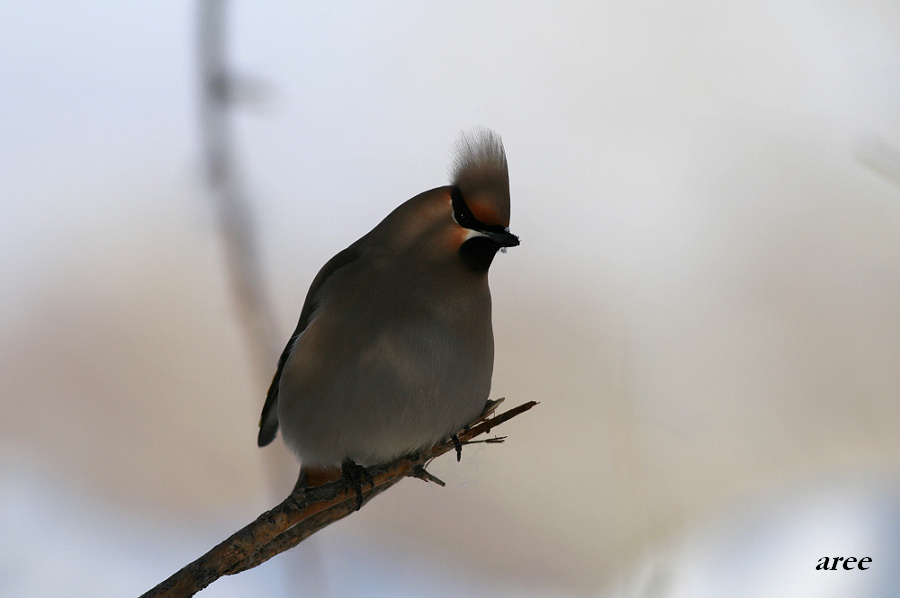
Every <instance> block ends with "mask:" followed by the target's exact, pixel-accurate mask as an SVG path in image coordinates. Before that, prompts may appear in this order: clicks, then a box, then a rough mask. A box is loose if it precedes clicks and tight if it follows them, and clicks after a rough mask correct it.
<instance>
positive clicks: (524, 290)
mask: <svg viewBox="0 0 900 598" xmlns="http://www.w3.org/2000/svg"><path fill="white" fill-rule="evenodd" d="M199 14H200V12H199V8H198V4H197V3H196V2H174V1H159V2H153V3H109V2H98V1H90V0H88V1H82V2H77V3H72V2H62V1H59V0H55V1H54V0H46V1H40V2H30V3H5V4H4V6H3V8H2V9H0V80H2V81H3V92H2V93H0V139H2V144H0V155H2V158H0V182H2V187H0V188H2V201H0V277H2V278H0V280H2V284H0V314H2V315H0V331H2V333H0V414H2V418H0V537H3V538H4V543H3V545H2V546H0V595H2V596H47V595H70V596H78V595H91V596H128V595H138V594H140V593H142V592H144V591H146V590H148V589H149V588H150V587H152V586H153V585H155V584H156V583H158V582H159V581H161V580H162V579H164V578H165V577H167V576H168V575H170V574H171V573H173V572H174V571H175V570H177V569H179V568H180V567H181V566H183V565H185V564H187V563H188V562H190V561H191V560H193V559H194V558H196V557H198V556H199V555H200V554H202V553H203V552H205V551H206V550H207V549H209V548H210V547H212V546H213V545H214V544H216V543H218V542H219V541H221V540H222V539H224V538H225V537H226V536H227V535H229V534H230V533H231V532H232V531H234V530H236V529H237V528H239V527H241V526H243V525H244V524H246V523H248V522H249V521H251V520H252V519H253V518H254V517H255V516H256V515H258V514H259V513H260V512H261V511H263V510H264V509H266V508H269V507H271V506H273V505H274V504H276V503H277V502H279V501H280V500H281V499H282V498H283V497H284V496H285V495H286V494H287V492H288V491H289V490H290V488H291V486H292V485H293V483H294V481H295V478H296V472H297V464H296V463H295V462H294V461H293V459H292V457H290V455H289V454H288V453H287V450H286V449H285V448H284V447H283V445H282V444H281V442H280V441H278V442H276V443H274V444H273V445H272V446H270V447H267V448H265V449H258V448H257V447H256V432H257V422H258V418H259V412H260V409H261V407H262V404H263V399H264V394H265V387H266V385H267V382H268V380H267V379H266V378H267V376H271V373H272V372H274V367H275V358H276V357H275V356H273V355H271V354H270V353H271V351H274V350H280V348H281V346H282V345H283V343H284V342H285V341H286V340H287V338H288V337H289V335H290V333H291V332H292V331H293V328H294V326H295V324H296V318H297V316H298V314H299V311H300V306H301V304H302V301H303V299H304V297H305V294H306V291H307V288H308V285H309V283H310V282H311V280H312V278H313V276H314V275H315V273H316V272H317V270H318V269H319V267H320V266H321V265H322V264H323V263H324V262H325V261H326V260H327V259H328V258H330V257H331V256H332V255H333V254H334V253H336V252H337V251H339V250H341V249H343V248H344V247H345V246H347V245H348V244H350V243H351V242H353V241H354V240H356V239H357V238H358V237H359V236H361V235H362V234H364V233H365V232H367V231H368V230H369V229H370V228H372V227H373V226H374V225H375V224H376V223H377V222H379V221H380V219H381V218H382V217H384V216H385V215H386V214H387V213H388V212H389V211H390V210H391V209H393V208H394V207H395V206H396V205H398V204H399V203H400V202H402V201H404V200H406V199H407V198H409V197H411V196H413V195H415V194H417V193H419V192H421V191H423V190H426V189H430V188H432V187H436V186H439V185H443V184H446V183H447V181H448V166H449V163H450V147H451V145H452V143H453V141H454V139H455V138H456V136H457V134H458V132H459V131H460V130H462V129H468V128H470V127H472V126H474V125H484V126H488V127H491V128H493V129H495V130H496V131H497V132H499V133H500V134H501V135H502V136H503V139H504V142H505V144H506V150H507V154H508V158H509V165H510V177H511V191H512V202H513V203H512V225H511V228H512V230H513V232H515V233H517V234H519V235H520V236H521V239H522V245H521V246H520V247H517V248H515V249H513V250H511V251H509V253H508V254H506V255H501V256H499V258H498V259H497V260H496V261H495V262H494V266H493V268H492V271H491V284H492V289H493V295H494V323H495V336H496V353H497V360H496V365H495V376H494V385H493V389H492V396H493V397H495V398H496V397H501V396H505V397H507V405H510V406H511V405H517V404H519V403H523V402H525V401H528V400H537V401H540V402H541V404H540V406H539V407H537V408H536V409H534V410H532V411H531V412H529V413H527V414H525V415H522V416H520V417H518V418H516V419H515V420H513V421H512V422H510V423H508V424H506V425H505V426H504V430H503V433H504V434H507V435H508V436H509V439H508V441H507V442H506V444H503V445H498V446H482V447H473V448H469V449H467V450H465V451H464V452H463V459H462V462H461V463H456V462H455V460H453V459H451V458H449V457H444V458H442V459H440V460H438V461H437V462H435V463H434V464H433V467H432V470H433V472H434V473H435V474H436V475H438V476H439V477H441V478H442V479H444V480H445V481H446V482H447V483H448V485H447V487H446V488H438V487H436V486H434V485H429V484H424V483H422V482H420V481H418V480H409V481H404V482H403V483H401V484H400V485H399V486H397V487H396V488H395V489H393V490H392V491H391V492H388V493H386V494H385V495H383V496H381V497H379V498H377V499H375V500H374V501H373V502H372V503H371V504H370V505H368V506H367V507H366V508H365V509H363V510H362V511H361V512H359V513H357V514H355V515H353V516H352V517H349V518H348V519H346V520H344V521H342V522H339V523H337V524H335V525H333V526H331V527H329V528H327V529H326V530H324V531H322V532H320V533H319V534H317V535H316V536H313V537H312V538H311V539H310V540H308V541H307V542H305V543H303V544H302V545H300V546H299V547H298V548H296V549H295V550H293V551H291V552H290V553H287V554H284V555H281V556H278V557H276V558H275V559H273V560H271V561H269V562H268V563H266V564H264V565H262V566H260V567H259V568H257V569H254V570H252V571H249V572H247V573H244V574H241V575H238V576H236V577H234V578H225V579H221V580H219V581H217V582H215V583H214V584H213V585H212V586H210V587H209V588H208V589H207V590H205V591H204V592H203V593H202V594H201V595H202V596H209V597H214V596H219V597H225V596H229V597H230V596H247V595H270V596H293V595H309V596H345V595H371V596H424V595H427V596H456V595H465V596H486V595H491V596H600V597H618V596H623V597H641V598H651V597H676V596H677V597H682V596H684V597H688V596H700V597H707V596H747V597H750V596H767V597H768V596H792V597H795V596H809V597H813V596H834V597H838V596H855V597H860V596H875V597H881V596H884V597H887V596H896V595H897V592H898V591H900V590H898V588H900V433H898V428H900V400H898V398H900V4H898V3H897V2H894V1H889V0H872V1H865V2H850V1H847V0H835V1H830V2H828V1H826V2H802V1H796V2H792V1H787V0H781V1H779V0H776V1H771V2H760V3H721V2H703V1H691V2H687V3H680V4H679V5H678V6H675V5H673V4H672V3H665V2H656V3H629V2H603V3H594V2H562V3H537V2H521V1H520V2H492V3H482V2H454V3H441V4H438V3H419V2H390V3H348V2H328V3H324V2H318V3H297V2H285V1H271V2H252V3H251V2H238V1H234V2H230V3H227V4H226V5H225V14H226V21H227V23H226V25H227V27H226V29H225V37H224V39H225V40H226V41H225V45H226V57H227V61H228V66H229V68H230V69H231V72H232V73H233V74H234V79H233V81H235V82H236V83H235V86H234V89H233V90H232V91H233V92H234V94H235V95H236V96H237V99H236V100H234V101H233V102H230V103H229V104H228V106H227V108H228V110H227V117H226V120H227V122H228V123H230V126H232V127H233V128H232V129H231V139H232V141H233V146H231V147H232V150H233V151H232V154H231V158H230V159H231V160H232V166H233V167H234V170H233V171H232V176H233V177H234V179H233V180H232V183H233V184H234V185H236V186H237V187H239V188H240V193H241V195H242V200H243V201H244V202H245V206H246V208H247V211H246V212H243V213H241V215H242V219H241V222H244V223H245V224H246V223H249V227H248V228H246V229H244V230H243V233H242V234H244V236H243V237H242V238H243V239H245V240H248V239H249V240H250V241H251V242H252V243H253V244H255V245H254V246H255V248H256V249H255V251H256V253H255V254H253V255H252V259H251V260H250V265H251V266H254V265H255V266H256V267H258V270H256V274H257V275H258V276H259V277H260V282H259V284H258V285H257V288H256V291H258V294H259V297H257V298H258V299H260V300H264V301H266V302H268V303H267V304H268V305H269V306H270V309H271V318H270V321H271V324H272V327H273V329H274V332H272V333H271V334H272V335H274V336H275V337H277V338H275V339H274V341H272V343H273V345H272V346H277V349H271V347H269V348H267V347H266V346H265V343H263V344H262V345H254V343H253V342H252V339H251V338H250V337H251V334H250V333H248V330H249V328H248V326H247V322H246V319H245V318H242V311H241V308H240V302H239V301H238V300H237V299H236V294H235V293H234V292H233V288H234V284H233V274H232V268H231V267H230V266H229V265H228V264H229V260H228V255H229V253H228V250H227V249H226V248H227V247H228V245H227V244H226V241H225V239H226V237H225V236H223V234H222V232H221V229H222V226H221V223H222V219H221V217H220V216H221V214H223V213H226V212H227V210H225V211H223V210H221V208H219V207H217V205H221V204H217V203H216V202H217V201H218V200H217V197H218V196H217V195H216V194H215V193H212V192H211V191H210V187H209V185H208V177H207V176H206V174H205V169H206V168H207V166H208V163H207V157H205V154H204V136H203V134H202V128H201V115H202V114H203V112H202V111H201V103H202V101H201V99H202V94H201V90H202V89H203V86H202V85H201V83H200V82H201V79H202V71H201V66H200V65H201V61H200V59H199V49H198V37H199V33H198V31H199V30H200V24H199ZM220 116H221V115H220ZM223 122H224V121H223ZM267 363H268V367H269V368H270V369H269V370H268V371H264V370H265V368H266V364H267ZM260 364H263V365H260ZM824 556H829V557H835V556H842V557H850V556H853V557H857V558H861V557H870V558H872V559H873V562H872V564H871V567H870V569H869V570H868V571H858V570H856V571H827V572H823V571H816V570H815V566H816V563H817V562H818V560H819V559H820V558H822V557H824Z"/></svg>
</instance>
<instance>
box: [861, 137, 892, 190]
mask: <svg viewBox="0 0 900 598" xmlns="http://www.w3.org/2000/svg"><path fill="white" fill-rule="evenodd" d="M856 155H857V159H858V160H859V161H860V162H862V163H863V164H864V165H866V166H868V167H869V168H871V169H872V170H874V171H875V172H877V173H878V174H880V175H881V176H883V177H884V178H886V179H888V180H889V181H891V182H893V183H894V184H895V185H898V186H900V150H898V149H897V148H896V147H894V146H892V145H890V144H889V143H888V142H886V141H884V140H882V139H879V138H877V137H869V138H868V139H866V140H865V141H863V142H862V143H861V144H860V145H859V149H858V150H857V152H856Z"/></svg>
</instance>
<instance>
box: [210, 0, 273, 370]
mask: <svg viewBox="0 0 900 598" xmlns="http://www.w3.org/2000/svg"><path fill="white" fill-rule="evenodd" d="M225 11H226V2H225V0H200V14H199V19H198V20H199V39H198V46H199V47H198V51H199V59H200V77H201V94H200V119H201V133H202V138H203V154H204V168H205V171H206V181H207V184H208V185H209V188H210V192H211V195H212V198H213V200H214V202H215V206H216V209H217V211H218V219H219V225H220V227H221V231H222V238H223V242H224V251H225V262H226V268H227V270H228V273H227V275H228V277H229V279H230V283H231V288H232V291H233V293H234V297H235V303H236V308H237V311H238V315H239V319H240V321H241V324H242V326H243V329H244V335H245V337H246V340H247V343H248V346H249V348H250V353H251V355H252V359H253V361H254V367H255V368H256V371H257V376H258V377H259V379H260V381H261V382H262V384H263V385H267V384H268V382H269V380H270V379H271V376H272V371H273V364H274V363H275V361H276V359H277V358H278V352H279V346H278V342H277V339H278V334H277V327H276V325H275V317H274V315H273V312H272V307H271V303H270V302H269V301H268V298H267V297H266V294H265V292H264V291H263V289H264V288H265V287H264V285H263V281H262V274H261V269H260V265H259V256H258V253H257V243H256V234H255V232H256V231H255V228H254V223H253V215H252V213H251V210H250V206H249V204H248V202H247V200H246V197H245V194H244V190H243V187H242V184H241V180H240V176H239V173H238V169H237V166H236V160H235V152H234V147H233V146H234V143H233V133H232V128H231V121H230V118H229V116H230V112H231V108H232V107H233V106H235V105H236V104H237V102H238V100H239V99H244V100H246V99H252V98H253V95H254V94H253V84H252V83H249V84H248V85H244V82H243V81H242V80H238V79H237V78H236V77H235V75H234V74H233V73H231V72H230V71H229V69H228V66H227V65H226V51H225ZM245 87H246V88H247V89H244V88H245ZM245 91H248V93H245Z"/></svg>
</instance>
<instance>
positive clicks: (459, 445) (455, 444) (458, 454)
mask: <svg viewBox="0 0 900 598" xmlns="http://www.w3.org/2000/svg"><path fill="white" fill-rule="evenodd" d="M450 440H452V441H453V447H454V448H455V449H456V462H457V463H459V461H460V460H461V459H462V442H460V441H459V436H457V435H456V434H454V435H453V436H451V437H450Z"/></svg>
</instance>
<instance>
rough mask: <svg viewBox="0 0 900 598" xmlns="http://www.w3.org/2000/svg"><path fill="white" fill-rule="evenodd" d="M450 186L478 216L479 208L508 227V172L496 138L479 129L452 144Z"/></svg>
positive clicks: (503, 153) (501, 142)
mask: <svg viewBox="0 0 900 598" xmlns="http://www.w3.org/2000/svg"><path fill="white" fill-rule="evenodd" d="M451 182H452V184H453V185H454V186H456V187H458V188H459V190H460V192H462V194H463V197H464V198H465V199H466V202H467V203H470V206H469V207H470V208H472V210H473V211H475V212H476V216H478V215H479V214H478V212H479V211H480V210H479V208H483V209H484V211H485V212H488V213H490V214H491V215H492V218H491V219H496V220H497V222H489V224H502V225H503V226H508V225H509V168H508V166H507V164H506V151H505V150H504V149H503V141H502V140H501V139H500V136H499V135H498V134H497V133H495V132H493V131H492V130H490V129H487V128H484V127H479V128H476V129H473V130H472V131H463V132H462V133H460V135H459V138H458V139H457V141H456V146H455V156H454V159H453V166H452V169H451Z"/></svg>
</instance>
